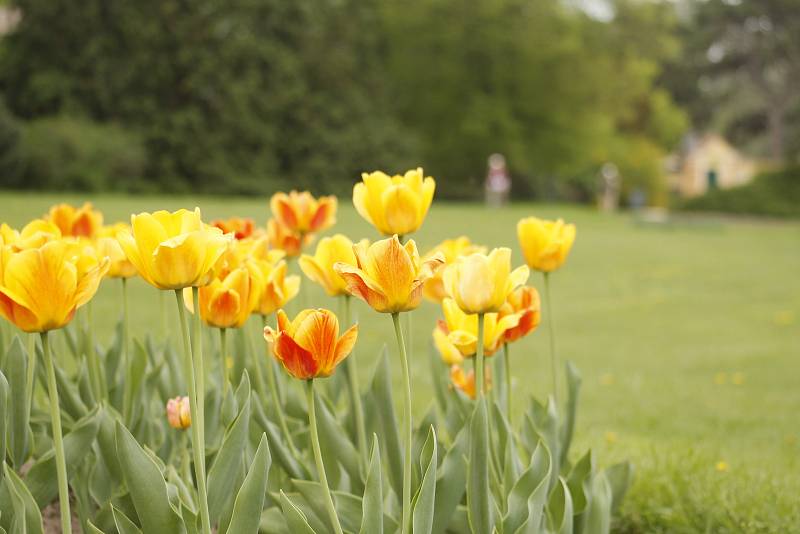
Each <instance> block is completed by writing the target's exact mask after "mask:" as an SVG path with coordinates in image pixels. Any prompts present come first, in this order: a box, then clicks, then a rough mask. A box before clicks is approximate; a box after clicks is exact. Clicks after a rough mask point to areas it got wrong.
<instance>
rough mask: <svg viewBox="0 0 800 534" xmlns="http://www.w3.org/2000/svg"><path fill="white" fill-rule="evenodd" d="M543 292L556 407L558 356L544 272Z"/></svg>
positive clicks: (551, 309)
mask: <svg viewBox="0 0 800 534" xmlns="http://www.w3.org/2000/svg"><path fill="white" fill-rule="evenodd" d="M544 293H545V300H546V301H547V325H548V331H549V332H548V333H549V337H550V368H551V371H552V374H553V400H554V401H555V403H556V409H558V358H557V357H556V334H555V328H556V327H555V324H554V322H555V321H554V320H553V300H552V299H551V298H550V273H547V272H546V273H544Z"/></svg>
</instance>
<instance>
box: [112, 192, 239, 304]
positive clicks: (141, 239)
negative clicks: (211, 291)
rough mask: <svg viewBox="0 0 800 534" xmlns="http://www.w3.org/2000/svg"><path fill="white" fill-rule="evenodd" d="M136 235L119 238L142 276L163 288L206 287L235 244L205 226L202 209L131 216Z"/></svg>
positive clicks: (230, 238)
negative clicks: (221, 258)
mask: <svg viewBox="0 0 800 534" xmlns="http://www.w3.org/2000/svg"><path fill="white" fill-rule="evenodd" d="M131 226H132V232H130V231H122V232H120V233H119V234H118V235H117V239H119V244H120V245H121V246H122V250H124V251H125V255H126V256H128V260H130V262H131V263H132V264H133V265H134V266H135V267H136V270H137V271H138V272H139V275H140V276H141V277H142V278H144V279H145V280H147V282H149V283H150V284H152V285H154V286H155V287H157V288H159V289H183V288H185V287H192V286H204V285H206V284H208V283H209V282H211V280H212V279H213V278H214V267H215V265H216V264H217V261H218V260H219V259H220V257H221V256H222V255H223V254H224V253H225V251H226V249H227V248H228V246H229V245H230V243H231V241H233V235H232V234H223V233H222V230H220V229H219V228H214V227H211V226H208V225H206V224H204V223H203V221H202V220H201V219H200V208H195V210H194V211H188V210H184V209H182V210H178V211H176V212H174V213H169V212H167V211H157V212H155V213H140V214H139V215H132V216H131Z"/></svg>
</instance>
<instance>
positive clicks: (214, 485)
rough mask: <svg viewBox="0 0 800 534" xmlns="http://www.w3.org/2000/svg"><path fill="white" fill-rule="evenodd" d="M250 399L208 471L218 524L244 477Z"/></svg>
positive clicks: (213, 516)
mask: <svg viewBox="0 0 800 534" xmlns="http://www.w3.org/2000/svg"><path fill="white" fill-rule="evenodd" d="M249 422H250V399H249V397H248V398H246V400H245V402H244V404H243V405H242V407H241V410H239V415H237V416H236V419H234V421H233V423H231V425H230V426H229V427H228V429H227V430H226V431H225V436H224V437H223V438H222V446H221V447H220V449H219V452H218V453H217V455H216V457H215V458H214V463H213V464H211V469H209V471H208V511H209V515H210V517H211V524H212V525H213V524H216V523H217V521H218V520H219V516H220V514H221V513H222V509H223V508H224V506H225V503H226V502H228V500H229V499H231V498H232V496H233V495H235V494H236V489H237V484H238V483H239V482H240V480H241V476H242V459H243V458H244V453H245V450H246V447H247V438H248V431H249V430H248V429H249Z"/></svg>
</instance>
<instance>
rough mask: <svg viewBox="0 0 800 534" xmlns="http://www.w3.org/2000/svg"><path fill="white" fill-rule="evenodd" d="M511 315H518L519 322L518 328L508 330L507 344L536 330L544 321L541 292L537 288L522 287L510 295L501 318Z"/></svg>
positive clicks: (505, 338)
mask: <svg viewBox="0 0 800 534" xmlns="http://www.w3.org/2000/svg"><path fill="white" fill-rule="evenodd" d="M510 315H517V316H518V317H519V321H518V323H517V325H516V326H514V327H513V328H509V329H508V330H506V332H505V336H504V341H505V342H506V343H512V342H514V341H516V340H518V339H520V338H522V337H525V336H527V335H528V334H530V333H531V332H533V331H534V330H536V327H538V326H539V323H540V322H541V320H542V308H541V299H540V298H539V292H538V291H537V290H536V288H535V287H531V286H520V287H518V288H517V289H515V290H514V291H512V292H511V294H510V295H508V299H507V300H506V303H505V304H503V307H502V308H500V317H501V318H503V317H507V316H510Z"/></svg>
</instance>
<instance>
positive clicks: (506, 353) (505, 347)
mask: <svg viewBox="0 0 800 534" xmlns="http://www.w3.org/2000/svg"><path fill="white" fill-rule="evenodd" d="M509 352H510V350H509V348H508V343H503V360H504V363H505V369H504V371H505V374H506V377H505V378H506V417H508V422H509V424H511V357H510V356H509Z"/></svg>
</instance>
